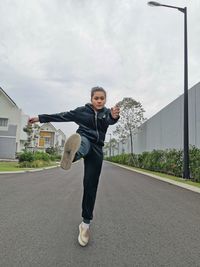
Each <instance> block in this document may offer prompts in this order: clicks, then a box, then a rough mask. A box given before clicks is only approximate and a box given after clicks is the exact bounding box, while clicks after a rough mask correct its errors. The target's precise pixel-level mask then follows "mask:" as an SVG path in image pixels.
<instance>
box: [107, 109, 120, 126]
mask: <svg viewBox="0 0 200 267" xmlns="http://www.w3.org/2000/svg"><path fill="white" fill-rule="evenodd" d="M119 118H120V117H118V118H117V119H114V118H113V117H112V115H111V111H110V109H109V110H108V115H107V122H108V124H109V125H113V124H115V123H117V122H118V120H119Z"/></svg>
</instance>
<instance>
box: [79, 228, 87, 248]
mask: <svg viewBox="0 0 200 267" xmlns="http://www.w3.org/2000/svg"><path fill="white" fill-rule="evenodd" d="M78 242H79V245H81V246H82V247H85V246H86V245H87V244H88V243H85V242H83V240H82V239H81V226H80V225H79V236H78Z"/></svg>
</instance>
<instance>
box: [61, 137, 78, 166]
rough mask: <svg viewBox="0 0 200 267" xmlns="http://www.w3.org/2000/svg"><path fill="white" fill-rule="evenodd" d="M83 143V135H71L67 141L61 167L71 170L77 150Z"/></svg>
mask: <svg viewBox="0 0 200 267" xmlns="http://www.w3.org/2000/svg"><path fill="white" fill-rule="evenodd" d="M80 144H81V137H80V135H79V134H73V135H71V136H70V137H69V138H68V139H67V141H66V142H65V146H64V152H63V156H62V159H61V162H60V167H61V168H62V169H64V170H69V169H70V168H71V165H72V161H73V159H74V156H75V154H76V152H77V151H78V149H79V147H80Z"/></svg>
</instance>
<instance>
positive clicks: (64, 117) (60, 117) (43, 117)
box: [38, 108, 79, 123]
mask: <svg viewBox="0 0 200 267" xmlns="http://www.w3.org/2000/svg"><path fill="white" fill-rule="evenodd" d="M78 113H79V108H76V109H74V110H70V111H67V112H61V113H56V114H40V115H38V117H39V121H40V122H41V123H44V122H64V121H66V122H69V121H73V122H76V121H77V118H78Z"/></svg>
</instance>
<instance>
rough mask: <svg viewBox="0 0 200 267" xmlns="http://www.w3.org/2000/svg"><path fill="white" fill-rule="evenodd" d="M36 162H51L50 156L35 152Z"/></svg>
mask: <svg viewBox="0 0 200 267" xmlns="http://www.w3.org/2000/svg"><path fill="white" fill-rule="evenodd" d="M34 160H43V161H50V155H49V154H47V153H45V152H38V151H37V152H35V153H34Z"/></svg>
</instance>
